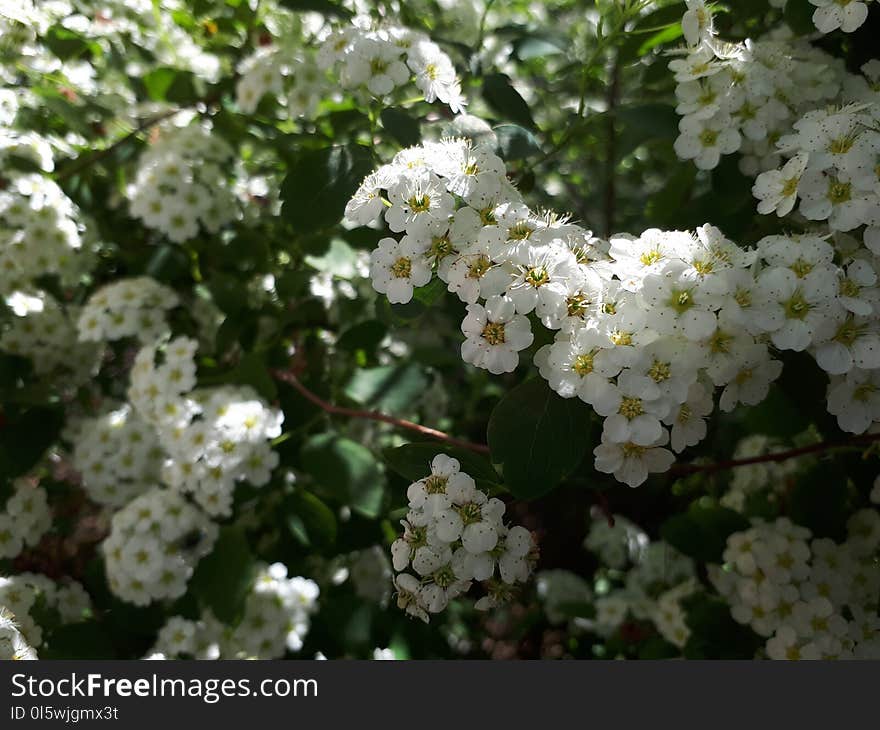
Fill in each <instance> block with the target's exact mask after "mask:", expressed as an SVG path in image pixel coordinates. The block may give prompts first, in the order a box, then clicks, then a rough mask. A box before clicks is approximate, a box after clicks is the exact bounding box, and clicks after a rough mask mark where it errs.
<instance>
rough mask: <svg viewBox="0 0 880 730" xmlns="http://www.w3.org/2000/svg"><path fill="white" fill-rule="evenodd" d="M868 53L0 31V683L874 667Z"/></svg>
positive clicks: (345, 9) (421, 24)
mask: <svg viewBox="0 0 880 730" xmlns="http://www.w3.org/2000/svg"><path fill="white" fill-rule="evenodd" d="M878 30H880V14H878V9H877V7H876V4H875V3H873V2H868V1H867V0H865V1H863V2H855V1H854V2H839V1H837V0H834V1H832V0H827V1H826V0H771V1H770V2H768V3H735V2H726V3H725V2H719V3H711V4H706V3H705V2H703V0H596V1H595V2H590V3H586V4H584V3H577V2H573V1H572V0H553V2H550V3H529V2H525V1H522V0H514V1H513V2H505V3H493V2H491V0H490V1H488V2H485V1H484V0H469V1H468V2H463V1H461V0H418V1H417V2H405V3H404V2H391V3H387V2H383V3H373V2H370V0H310V1H309V2H307V3H301V2H296V1H295V0H259V1H257V0H242V1H237V0H236V1H234V2H233V1H232V0H189V1H185V0H155V1H153V0H150V1H148V0H138V1H137V2H131V1H130V0H128V1H126V2H120V1H119V0H59V1H58V2H51V3H39V2H35V1H34V2H31V0H23V1H22V0H18V1H17V2H11V3H10V2H2V0H0V162H2V165H0V302H2V305H0V656H2V657H3V658H25V659H31V658H37V657H39V658H150V659H180V658H182V659H186V658H197V659H233V658H255V659H275V658H281V657H302V658H313V657H314V658H337V657H359V658H375V659H402V658H439V657H487V656H488V657H492V658H514V657H529V658H531V657H544V658H561V657H574V658H634V659H635V658H673V657H685V658H749V659H757V658H761V659H763V658H769V659H828V658H877V657H878V656H880V615H878V605H880V565H878V560H880V511H878V503H880V477H878V473H880V447H878V443H880V283H878V274H880V83H878V82H880V58H875V56H876V55H877V54H876V43H874V42H873V40H874V39H875V38H876V37H877V33H878ZM398 526H399V527H398ZM413 619H417V620H413Z"/></svg>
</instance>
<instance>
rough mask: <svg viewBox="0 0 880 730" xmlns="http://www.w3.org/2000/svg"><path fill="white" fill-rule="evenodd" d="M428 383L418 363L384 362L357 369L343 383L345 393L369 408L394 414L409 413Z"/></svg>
mask: <svg viewBox="0 0 880 730" xmlns="http://www.w3.org/2000/svg"><path fill="white" fill-rule="evenodd" d="M427 387H428V376H427V375H425V372H424V370H423V368H422V367H421V365H419V364H418V363H415V362H408V363H406V364H404V365H383V366H382V367H378V368H366V369H359V370H356V371H355V373H354V375H353V376H352V378H351V380H349V381H348V384H347V385H346V386H345V395H346V396H347V397H348V398H351V399H352V400H353V401H356V402H357V403H360V404H361V405H363V406H367V407H369V408H376V409H378V410H380V411H384V412H386V413H393V414H408V413H412V411H413V403H414V402H416V401H417V400H418V399H419V398H420V397H421V396H422V394H423V393H424V392H425V390H426V389H427Z"/></svg>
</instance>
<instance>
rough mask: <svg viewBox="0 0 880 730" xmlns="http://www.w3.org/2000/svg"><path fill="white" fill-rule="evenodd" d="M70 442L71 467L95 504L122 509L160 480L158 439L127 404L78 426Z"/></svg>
mask: <svg viewBox="0 0 880 730" xmlns="http://www.w3.org/2000/svg"><path fill="white" fill-rule="evenodd" d="M72 440H73V443H74V447H73V454H72V458H73V465H74V467H76V469H77V471H78V472H79V473H80V476H81V477H82V486H83V488H84V489H85V490H86V493H87V494H88V495H89V497H90V498H91V499H92V500H93V501H95V502H97V503H98V504H105V505H109V506H111V507H122V506H123V505H125V504H127V503H128V502H130V501H131V500H132V499H134V498H135V497H138V496H139V495H141V494H143V493H144V492H146V491H147V490H148V489H150V488H152V487H153V486H155V485H156V483H157V482H158V481H159V477H160V473H161V468H162V463H163V454H162V450H161V448H160V447H159V442H158V439H157V438H156V436H155V433H154V432H153V429H152V427H151V426H150V425H149V424H147V423H145V422H144V421H143V419H141V418H140V417H139V416H138V415H137V413H135V412H134V411H133V409H132V407H131V406H130V405H128V404H125V405H122V406H120V407H119V408H116V409H114V410H111V411H110V412H109V413H106V414H104V415H102V416H98V417H96V418H90V419H86V420H85V421H83V422H82V423H80V424H78V427H77V429H76V434H75V436H74V437H73V438H72Z"/></svg>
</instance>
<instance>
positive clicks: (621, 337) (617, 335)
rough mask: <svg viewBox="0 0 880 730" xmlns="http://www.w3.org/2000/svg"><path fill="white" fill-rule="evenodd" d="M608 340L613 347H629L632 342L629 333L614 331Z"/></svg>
mask: <svg viewBox="0 0 880 730" xmlns="http://www.w3.org/2000/svg"><path fill="white" fill-rule="evenodd" d="M610 339H611V342H613V343H614V344H615V345H621V346H626V345H631V344H632V341H633V338H632V333H631V332H621V331H620V330H614V332H612V333H611V338H610Z"/></svg>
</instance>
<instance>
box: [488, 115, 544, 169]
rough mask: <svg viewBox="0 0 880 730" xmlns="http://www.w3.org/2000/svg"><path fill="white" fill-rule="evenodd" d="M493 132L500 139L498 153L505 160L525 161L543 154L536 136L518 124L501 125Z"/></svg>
mask: <svg viewBox="0 0 880 730" xmlns="http://www.w3.org/2000/svg"><path fill="white" fill-rule="evenodd" d="M493 131H494V132H495V135H496V136H497V137H498V152H499V154H500V155H501V158H502V159H504V160H508V161H512V160H524V159H526V158H527V157H533V156H536V155H540V154H541V146H540V145H539V144H538V140H537V138H536V137H535V135H534V134H532V133H531V132H530V131H529V130H528V129H525V128H524V127H520V126H519V125H518V124H499V125H498V126H497V127H495V128H494V130H493Z"/></svg>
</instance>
